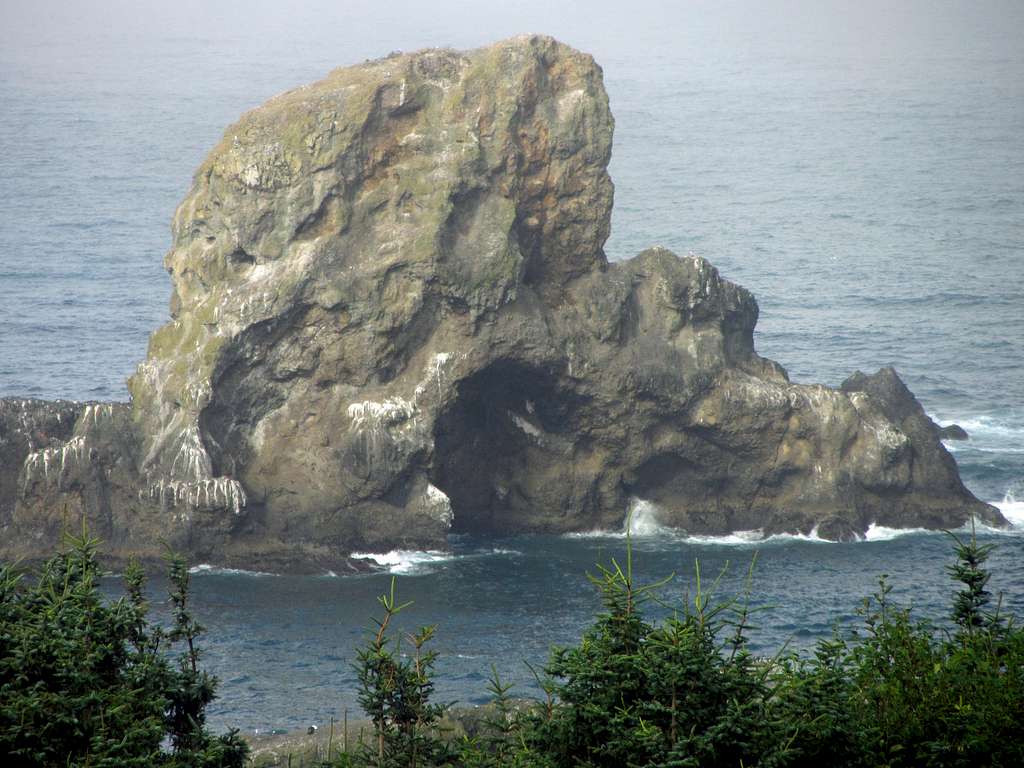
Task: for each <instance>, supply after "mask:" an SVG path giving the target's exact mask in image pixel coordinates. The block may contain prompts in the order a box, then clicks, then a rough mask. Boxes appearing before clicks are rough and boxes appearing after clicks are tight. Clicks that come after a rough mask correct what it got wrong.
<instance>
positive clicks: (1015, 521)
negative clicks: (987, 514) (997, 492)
mask: <svg viewBox="0 0 1024 768" xmlns="http://www.w3.org/2000/svg"><path fill="white" fill-rule="evenodd" d="M993 506H994V507H996V508H997V509H998V510H999V511H1000V512H1002V513H1003V517H1005V518H1006V519H1007V520H1008V521H1009V523H1010V525H1012V526H1013V527H1014V528H1018V529H1024V501H1017V500H1016V499H1015V498H1013V494H1010V493H1008V494H1006V497H1005V498H1004V499H1003V500H1002V501H997V502H994V504H993Z"/></svg>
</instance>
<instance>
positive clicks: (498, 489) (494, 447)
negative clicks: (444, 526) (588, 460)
mask: <svg viewBox="0 0 1024 768" xmlns="http://www.w3.org/2000/svg"><path fill="white" fill-rule="evenodd" d="M573 410H574V403H573V399H572V396H571V395H568V394H566V393H564V392H560V391H559V388H558V386H557V382H556V377H555V375H554V374H553V373H552V372H550V371H546V370H544V369H541V368H538V367H535V366H528V365H524V364H522V363H518V362H512V361H500V362H497V363H494V364H492V365H490V366H489V367H487V368H486V369H484V370H482V371H480V372H478V373H477V374H475V375H473V376H471V377H469V378H467V379H465V380H463V381H461V382H459V384H458V385H457V389H456V397H455V398H454V400H453V402H452V404H451V405H450V406H448V408H446V409H445V410H444V411H443V412H442V413H441V415H440V417H439V418H438V420H437V423H436V426H435V432H434V437H435V453H434V461H433V465H432V471H431V482H432V483H433V484H434V485H436V486H437V487H438V488H440V489H442V490H443V491H444V492H445V493H446V494H447V495H448V497H449V499H450V500H451V504H452V511H453V512H454V520H453V522H452V531H453V532H455V533H489V534H495V533H497V534H500V533H509V532H512V531H516V532H523V531H530V530H543V529H544V528H545V527H546V526H545V525H544V523H543V518H544V515H545V510H546V509H550V507H551V506H552V504H553V503H554V496H556V495H557V489H556V488H553V487H552V483H551V477H552V475H553V472H552V469H553V468H555V467H557V466H558V464H559V462H560V460H561V458H562V454H563V452H564V451H563V450H562V443H563V442H564V441H565V438H564V437H563V436H562V435H563V434H565V433H567V431H568V429H569V428H570V422H571V421H572V412H573Z"/></svg>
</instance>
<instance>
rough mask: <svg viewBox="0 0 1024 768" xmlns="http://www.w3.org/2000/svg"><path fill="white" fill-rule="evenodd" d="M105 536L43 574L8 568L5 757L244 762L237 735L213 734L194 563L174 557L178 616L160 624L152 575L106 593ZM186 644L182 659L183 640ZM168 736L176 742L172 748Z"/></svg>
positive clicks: (32, 761)
mask: <svg viewBox="0 0 1024 768" xmlns="http://www.w3.org/2000/svg"><path fill="white" fill-rule="evenodd" d="M96 551H97V542H96V540H95V539H91V538H89V537H88V536H87V535H86V534H85V533H83V534H82V536H81V537H77V538H75V537H68V538H67V540H66V543H65V546H64V548H63V549H62V550H61V551H60V552H59V553H58V554H57V555H55V556H54V557H53V558H52V559H50V560H49V561H48V562H47V563H45V564H44V565H43V566H42V568H41V569H40V571H39V573H38V574H37V575H36V578H35V579H34V580H30V579H28V578H26V577H25V575H24V574H19V573H17V572H16V570H15V569H14V568H13V567H12V566H10V565H7V564H3V565H0V754H3V755H6V756H7V757H6V761H5V762H4V765H5V766H53V765H61V766H79V765H81V766H85V765H88V766H96V767H97V768H99V767H100V766H111V767H113V766H117V767H118V768H120V767H121V766H140V767H141V766H154V765H163V766H196V767H204V768H205V767H207V766H210V767H212V766H224V767H225V768H227V767H229V766H232V767H233V766H241V765H243V763H244V760H245V756H246V754H247V747H246V745H245V743H244V742H243V741H242V740H241V739H240V738H239V737H238V735H237V732H234V731H232V732H229V733H228V734H226V735H224V736H221V737H213V736H212V735H211V734H210V733H209V732H208V731H207V730H206V729H205V727H204V718H205V708H206V705H207V704H208V703H209V702H210V701H211V700H212V699H213V696H214V692H215V689H216V680H214V679H213V678H212V677H210V676H209V675H207V674H206V673H205V672H203V671H201V670H200V669H199V668H198V658H199V651H198V649H197V647H196V644H195V640H196V638H197V637H198V635H199V634H200V633H201V631H202V628H201V627H199V626H198V625H197V624H196V623H195V621H194V620H193V619H192V617H191V614H190V613H189V611H188V608H187V603H188V569H187V568H186V567H185V565H184V563H183V562H182V561H181V560H180V558H177V557H172V558H170V567H171V584H172V593H171V598H172V602H173V605H174V625H173V627H172V628H171V630H170V632H165V631H163V630H162V629H160V628H159V627H153V626H151V625H150V624H149V621H148V618H147V610H148V609H147V604H146V600H145V598H144V586H145V574H144V573H143V571H142V569H141V568H140V567H139V566H138V564H135V563H133V564H131V565H130V566H129V567H128V568H127V569H126V571H125V574H124V582H125V587H126V596H125V597H122V598H121V599H119V600H115V601H113V602H106V601H104V599H103V597H102V596H101V595H100V593H99V590H98V586H99V579H100V576H101V571H100V568H99V565H98V562H97V556H96ZM177 641H184V643H185V645H186V647H187V648H186V651H185V653H184V654H183V656H182V657H181V658H180V660H179V663H178V665H177V666H176V667H175V666H174V665H172V663H171V662H170V660H169V659H168V654H169V653H170V652H171V649H172V647H173V644H174V643H176V642H177ZM165 745H168V746H169V749H165Z"/></svg>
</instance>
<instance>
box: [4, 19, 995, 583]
mask: <svg viewBox="0 0 1024 768" xmlns="http://www.w3.org/2000/svg"><path fill="white" fill-rule="evenodd" d="M612 126H613V121H612V117H611V113H610V112H609V109H608V100H607V96H606V94H605V91H604V88H603V85H602V80H601V70H600V68H599V67H597V65H596V64H595V63H594V62H593V60H592V59H591V58H590V57H589V56H586V55H584V54H581V53H579V52H577V51H575V50H573V49H571V48H568V47H567V46H564V45H562V44H560V43H558V42H556V41H554V40H552V39H550V38H545V37H523V38H516V39H513V40H509V41H505V42H502V43H499V44H497V45H495V46H493V47H490V48H486V49H481V50H477V51H471V52H468V53H459V52H455V51H449V50H428V51H422V52H419V53H415V54H411V55H395V56H391V57H389V58H386V59H381V60H378V61H373V62H368V63H366V64H364V65H361V66H357V67H351V68H348V69H342V70H337V71H335V72H333V73H332V74H331V75H329V76H328V77H327V78H326V79H324V80H322V81H320V82H318V83H314V84H313V85H310V86H307V87H304V88H299V89H297V90H294V91H290V92H288V93H286V94H283V95H281V96H279V97H277V98H275V99H272V100H271V101H270V102H268V103H267V104H265V105H264V106H262V107H260V108H259V109H256V110H254V111H253V112H250V113H248V114H247V115H245V116H243V118H242V119H241V120H240V121H239V122H238V123H237V124H235V125H233V126H231V127H230V128H229V129H228V130H227V132H226V134H225V136H224V139H223V140H222V142H221V143H220V144H219V145H218V146H217V147H216V148H215V149H214V150H213V151H212V152H211V154H210V156H209V157H208V158H207V160H206V161H205V162H204V163H203V165H202V166H201V167H200V169H199V171H198V172H197V174H196V176H195V180H194V184H193V187H192V190H191V191H190V192H189V194H188V196H187V197H186V199H185V201H184V202H183V203H182V204H181V206H180V207H179V209H178V211H177V213H176V215H175V217H174V224H173V247H172V249H171V251H170V253H168V255H167V257H166V261H165V263H166V266H167V268H168V270H169V272H170V274H171V278H172V282H173V286H174V292H173V296H172V300H171V315H172V319H171V321H170V322H169V323H168V324H167V325H165V326H164V327H163V328H161V329H159V330H158V331H156V332H155V333H154V334H153V336H152V338H151V341H150V347H149V354H148V357H147V359H146V361H145V362H144V363H143V364H142V365H140V366H139V369H138V372H137V373H136V374H135V375H134V376H133V377H132V379H131V380H130V382H129V389H130V392H131V394H132V404H131V407H130V411H129V408H128V407H127V406H96V405H92V404H90V405H88V406H82V405H75V406H71V405H66V404H32V405H31V407H26V408H25V409H23V412H24V413H28V412H31V413H33V414H36V415H34V416H33V417H32V418H37V419H40V420H46V424H47V425H50V426H47V430H50V429H51V428H52V421H53V418H55V417H54V416H53V414H55V413H60V412H61V411H60V409H61V408H65V409H69V410H68V412H67V413H66V414H65V415H64V416H62V417H61V418H70V416H71V415H72V414H71V412H72V411H73V412H74V414H73V415H74V417H75V425H74V427H73V429H72V428H71V427H66V426H62V427H61V429H55V428H54V429H53V435H54V436H53V437H47V440H53V441H59V445H60V446H61V447H60V450H61V451H63V452H65V453H68V452H70V453H69V455H72V454H73V456H74V458H73V459H70V458H65V459H62V460H63V461H65V462H71V464H69V465H68V466H69V467H70V468H69V469H66V470H65V469H61V470H60V471H59V472H58V473H57V474H56V475H48V474H46V472H45V471H44V473H43V475H42V476H41V475H40V474H39V470H38V467H39V466H41V465H40V462H43V464H44V465H45V463H46V462H45V456H44V458H39V456H40V455H42V454H40V453H39V452H40V451H44V452H45V451H47V450H51V448H50V447H47V446H49V445H50V443H48V442H46V443H44V442H43V441H42V440H38V441H35V442H33V441H32V440H29V439H28V438H26V437H24V436H22V437H18V438H17V439H16V441H20V442H19V443H18V445H19V446H22V447H21V448H18V449H17V450H16V451H15V453H18V451H22V452H26V451H28V452H27V453H25V457H21V454H20V453H19V454H18V456H17V457H15V458H14V459H11V461H14V462H16V463H17V464H18V467H19V470H18V473H17V474H18V477H17V479H16V481H9V480H3V481H0V483H6V485H3V484H0V491H3V493H4V496H3V499H2V500H0V504H6V507H0V510H3V509H6V510H7V511H6V512H4V513H3V514H4V515H5V517H4V518H3V520H4V521H5V522H3V523H2V524H3V525H4V526H5V528H4V531H5V532H6V533H5V536H7V537H10V536H11V532H13V531H16V530H17V531H36V530H43V529H44V526H37V525H36V522H35V521H36V519H37V518H38V519H39V520H44V519H47V520H48V519H50V518H49V516H52V515H54V514H55V512H54V511H53V510H58V509H60V506H61V503H62V502H63V501H64V500H66V499H68V498H72V497H73V498H75V499H77V501H76V502H75V503H76V504H78V505H79V508H81V509H82V510H83V511H84V513H85V514H86V515H87V516H102V515H104V514H106V515H107V516H108V517H109V525H108V528H109V530H110V531H111V532H116V533H115V534H114V535H116V536H117V537H118V542H119V543H120V544H123V546H124V547H125V548H126V549H128V548H131V547H136V548H146V547H150V548H151V547H152V546H153V542H154V541H155V539H156V538H157V537H156V536H155V534H156V533H158V532H159V533H160V534H162V535H163V537H164V538H167V539H168V540H170V541H172V542H173V543H176V544H178V545H182V544H183V545H184V546H185V547H186V548H188V549H190V550H191V551H193V552H199V555H198V556H199V557H202V558H204V559H211V560H216V561H218V562H230V563H244V562H250V563H252V562H256V563H258V564H259V565H260V567H262V568H263V569H264V570H267V569H268V568H267V563H268V562H270V563H283V564H295V563H298V562H301V563H307V564H308V563H317V564H319V565H321V566H322V565H325V564H328V563H333V562H335V561H336V560H337V559H338V558H341V557H342V556H343V555H344V554H345V553H347V552H350V551H354V550H367V549H370V550H378V551H379V550H381V549H389V548H392V547H396V546H402V547H422V546H438V545H439V544H443V542H444V537H445V536H446V535H447V533H448V532H449V531H450V530H458V531H490V532H512V531H545V532H563V531H577V530H587V529H595V528H617V527H619V526H621V525H622V521H623V516H624V514H625V510H626V508H627V507H628V505H629V503H630V500H631V499H643V500H646V501H650V502H653V503H654V504H655V505H656V508H657V509H658V515H659V517H660V521H661V522H662V523H663V524H666V525H673V526H676V527H680V528H685V529H686V530H689V531H691V532H694V533H724V532H727V531H731V530H737V529H752V528H761V529H764V530H765V532H767V533H771V532H778V531H804V532H807V531H809V530H811V529H812V528H817V530H818V531H819V533H821V534H822V535H826V536H830V537H833V538H847V537H854V536H856V535H858V534H860V533H862V532H863V531H864V530H865V529H866V528H867V527H868V526H869V525H870V524H871V523H873V522H879V523H883V524H885V525H890V526H901V525H902V526H917V525H930V526H947V525H958V524H960V523H962V522H963V521H964V520H965V519H966V518H967V516H968V515H969V514H971V513H974V514H977V515H978V516H980V517H981V518H983V519H985V520H987V521H989V522H992V523H999V522H1000V521H1001V518H1000V517H999V513H998V512H997V511H996V510H995V509H994V508H992V507H990V506H988V505H985V504H982V503H980V502H978V501H977V500H976V499H974V497H973V496H971V494H970V493H969V492H968V491H966V490H965V489H964V487H963V486H962V484H961V483H960V480H959V477H958V475H957V471H956V466H955V464H954V463H953V460H952V458H951V457H950V456H949V454H948V453H946V451H945V449H944V448H943V447H942V445H941V443H940V441H939V437H938V433H937V431H936V429H935V428H934V425H932V423H931V422H930V421H929V420H928V418H927V417H926V416H925V415H924V413H923V411H922V410H921V408H920V406H919V405H918V404H917V403H916V401H914V399H913V396H912V395H910V393H909V392H908V391H907V390H906V388H905V387H904V386H903V385H902V383H901V382H900V381H899V379H898V377H896V374H895V373H894V372H892V371H890V370H884V371H882V372H880V373H878V374H876V375H875V376H872V377H865V376H863V375H860V374H858V375H856V376H854V377H852V378H851V379H850V380H849V381H848V382H846V384H844V386H843V388H842V389H841V390H833V389H828V388H826V387H822V386H805V385H797V384H792V383H790V382H789V381H788V379H787V376H786V373H785V371H784V370H783V369H782V368H781V367H780V366H779V365H777V364H775V363H773V362H771V361H768V360H765V359H763V358H761V357H759V356H758V355H757V354H756V352H755V351H754V346H753V329H754V325H755V323H756V321H757V314H758V308H757V303H756V302H755V300H754V298H753V297H752V296H751V295H750V294H749V293H748V292H747V291H746V290H744V289H743V288H740V287H738V286H736V285H734V284H732V283H730V282H728V281H726V280H723V279H722V278H721V276H720V275H719V274H718V272H717V271H716V270H715V268H714V267H713V266H712V265H711V264H709V263H708V262H707V261H705V260H704V259H702V258H699V257H694V256H686V257H682V258H680V257H678V256H676V255H674V254H672V253H670V252H668V251H666V250H664V249H661V248H654V249H651V250H648V251H645V252H644V253H642V254H640V255H639V256H637V257H636V258H634V259H631V260H629V261H626V262H621V263H609V262H608V261H607V259H606V258H605V255H604V253H603V251H602V246H603V243H604V241H605V239H606V237H607V235H608V232H609V222H610V214H611V204H612V183H611V180H610V179H609V177H608V174H607V170H606V168H607V164H608V160H609V156H610V151H611V138H612ZM7 407H8V408H9V409H12V410H11V412H12V413H13V412H14V410H16V409H14V406H11V405H10V404H8V406H7ZM97 408H99V409H100V410H96V409H97ZM100 411H102V414H103V415H102V416H96V415H87V412H88V414H98V413H100ZM108 421H109V426H103V425H107V424H108ZM61 423H62V424H63V422H61ZM89 424H94V426H92V427H90V426H88V425H89ZM69 430H70V431H69ZM103 430H107V432H103ZM44 431H46V430H44ZM19 434H21V433H19ZM46 434H47V435H49V434H50V432H48V431H47V432H46ZM76 440H80V442H78V443H75V441H76ZM57 445H58V442H54V443H53V448H52V449H53V450H56V447H57ZM72 445H74V446H75V447H74V448H73V449H71V448H69V446H72ZM12 450H14V449H12ZM13 455H14V454H12V456H13ZM33 457H34V458H33ZM11 466H13V465H11ZM50 466H51V468H52V466H54V465H52V464H51V465H50ZM5 473H6V474H11V471H10V466H9V465H7V464H6V463H5ZM40 477H42V479H40ZM51 477H56V478H57V479H56V480H51ZM12 494H13V495H14V496H15V497H16V498H17V501H15V502H14V503H13V505H12V502H11V495H12ZM76 494H77V495H76ZM104 494H105V495H104ZM104 498H106V499H108V501H107V502H104V501H103V499H104ZM104 504H106V505H105V506H104ZM34 535H35V534H34ZM39 535H40V536H42V537H44V538H48V537H50V536H51V530H50V528H45V531H44V533H42V534H39ZM6 540H8V541H9V540H10V539H9V538H8V539H6Z"/></svg>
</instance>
